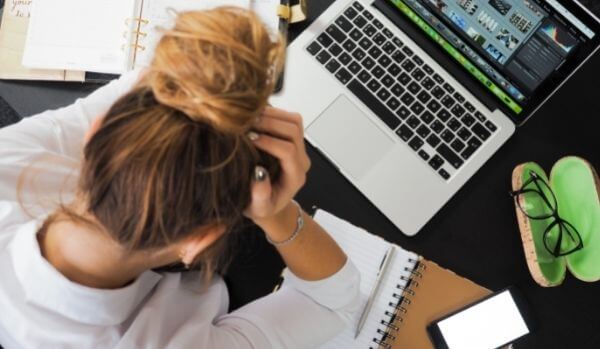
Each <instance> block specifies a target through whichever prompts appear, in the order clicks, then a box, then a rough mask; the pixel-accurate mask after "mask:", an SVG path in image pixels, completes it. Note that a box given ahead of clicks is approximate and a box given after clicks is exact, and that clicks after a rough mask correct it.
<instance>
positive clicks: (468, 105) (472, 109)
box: [464, 102, 475, 113]
mask: <svg viewBox="0 0 600 349" xmlns="http://www.w3.org/2000/svg"><path fill="white" fill-rule="evenodd" d="M464 107H465V109H466V110H467V111H468V112H469V113H474V112H475V107H474V106H473V104H471V103H470V102H466V103H465V104H464Z"/></svg>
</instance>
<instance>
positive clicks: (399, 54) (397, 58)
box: [392, 50, 406, 63]
mask: <svg viewBox="0 0 600 349" xmlns="http://www.w3.org/2000/svg"><path fill="white" fill-rule="evenodd" d="M405 58H406V56H405V55H404V53H402V52H400V50H396V52H394V53H392V59H393V60H394V61H396V63H400V62H402V61H403V60H404V59H405Z"/></svg>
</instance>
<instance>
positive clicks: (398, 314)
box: [370, 258, 426, 349]
mask: <svg viewBox="0 0 600 349" xmlns="http://www.w3.org/2000/svg"><path fill="white" fill-rule="evenodd" d="M408 262H409V263H411V265H412V267H405V268H404V271H406V272H408V273H410V277H406V276H401V277H400V279H401V280H402V281H405V282H406V284H405V285H404V286H402V285H400V284H397V285H396V289H397V290H398V291H396V292H394V293H393V294H392V297H393V298H394V299H395V300H393V301H391V302H389V303H388V306H389V307H390V311H388V310H386V311H385V316H386V318H385V319H383V320H381V322H380V324H381V325H383V327H381V328H378V329H377V333H378V334H379V335H380V337H379V338H377V337H374V338H373V342H374V343H376V344H377V345H378V347H379V348H384V349H391V348H392V344H393V342H394V341H395V340H396V333H397V332H398V331H399V330H400V327H399V326H400V324H401V323H402V322H403V321H404V318H403V314H406V313H407V312H408V310H407V306H409V305H410V304H411V303H412V299H411V297H414V296H415V290H414V289H415V288H417V287H419V282H418V281H417V280H415V279H421V278H423V271H424V270H425V268H426V267H425V264H423V263H421V262H420V261H419V260H418V259H412V258H409V259H408ZM370 349H374V348H373V347H371V348H370Z"/></svg>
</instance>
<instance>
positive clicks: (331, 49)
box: [329, 44, 344, 56]
mask: <svg viewBox="0 0 600 349" xmlns="http://www.w3.org/2000/svg"><path fill="white" fill-rule="evenodd" d="M342 51H344V50H343V49H342V48H341V47H340V45H338V44H333V45H331V46H329V53H331V54H332V55H334V56H337V55H339V54H340V53H342Z"/></svg>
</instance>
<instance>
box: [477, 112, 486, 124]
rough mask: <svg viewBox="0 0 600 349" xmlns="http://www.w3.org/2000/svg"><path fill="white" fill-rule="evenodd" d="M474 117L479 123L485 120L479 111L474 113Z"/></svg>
mask: <svg viewBox="0 0 600 349" xmlns="http://www.w3.org/2000/svg"><path fill="white" fill-rule="evenodd" d="M475 117H476V118H477V120H479V121H481V122H485V121H486V120H487V119H486V118H485V116H483V114H482V113H481V112H480V111H476V112H475Z"/></svg>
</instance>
